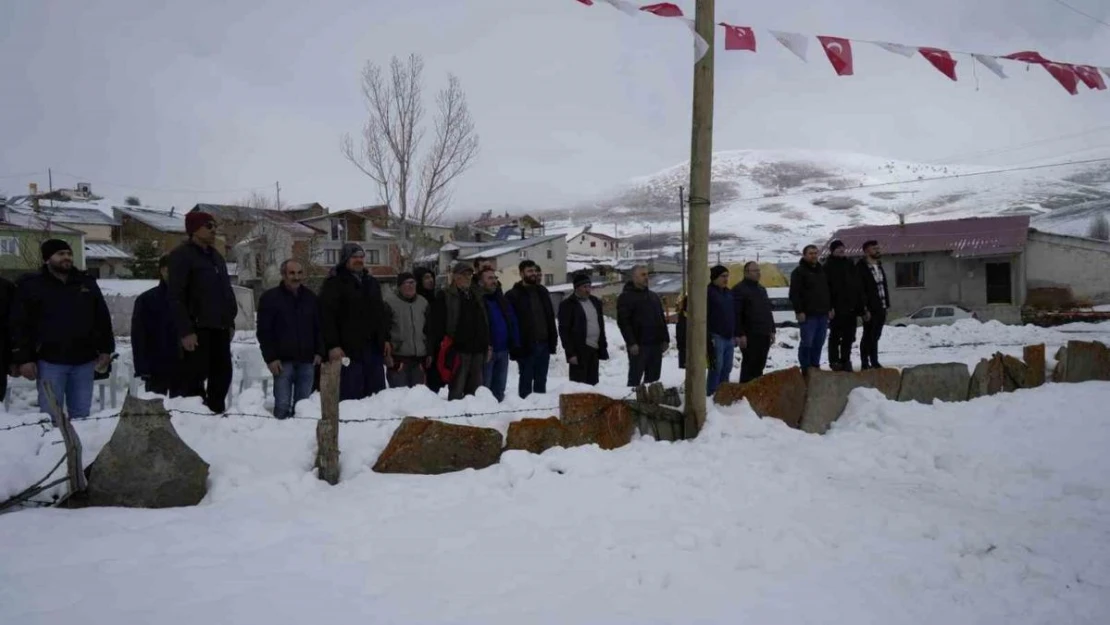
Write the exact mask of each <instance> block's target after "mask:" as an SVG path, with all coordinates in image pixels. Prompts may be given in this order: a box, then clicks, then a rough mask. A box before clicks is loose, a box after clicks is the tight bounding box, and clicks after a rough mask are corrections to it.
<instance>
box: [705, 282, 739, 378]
mask: <svg viewBox="0 0 1110 625" xmlns="http://www.w3.org/2000/svg"><path fill="white" fill-rule="evenodd" d="M728 278H729V275H728V268H727V267H725V266H723V265H717V266H716V267H713V268H712V269H710V270H709V279H710V282H709V288H708V289H707V293H706V299H707V301H708V306H707V307H706V308H707V313H708V315H707V318H706V328H707V330H708V331H709V341H710V344H711V345H712V346H713V352H712V353H713V358H712V362H711V367H710V369H709V374H708V375H707V376H706V378H705V393H706V395H713V394H714V393H716V392H717V387H718V386H720V385H721V382H728V376H729V375H730V374H731V373H732V358H733V354H734V353H735V349H736V344H737V342H738V341H739V339H738V338H737V336H736V312H735V311H736V308H735V306H734V305H733V301H732V292H731V291H729V290H728Z"/></svg>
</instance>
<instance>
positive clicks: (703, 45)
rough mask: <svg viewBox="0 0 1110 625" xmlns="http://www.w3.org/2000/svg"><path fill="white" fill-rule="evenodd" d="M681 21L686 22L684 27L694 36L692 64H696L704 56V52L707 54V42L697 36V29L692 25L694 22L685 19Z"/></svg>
mask: <svg viewBox="0 0 1110 625" xmlns="http://www.w3.org/2000/svg"><path fill="white" fill-rule="evenodd" d="M681 19H682V21H684V22H686V25H687V26H689V27H690V33H691V34H692V35H694V62H695V63H697V62H698V61H700V60H701V57H703V56H705V53H706V52H709V42H707V41H706V40H705V38H704V37H702V36H701V35H700V34H698V27H697V26H696V25H695V24H694V20H692V19H690V18H687V17H683V18H681Z"/></svg>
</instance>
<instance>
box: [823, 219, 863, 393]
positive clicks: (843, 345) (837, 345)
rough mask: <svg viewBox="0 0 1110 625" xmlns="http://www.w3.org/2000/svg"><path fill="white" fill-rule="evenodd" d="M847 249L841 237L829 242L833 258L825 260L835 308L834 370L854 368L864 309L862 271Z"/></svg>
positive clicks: (831, 331)
mask: <svg viewBox="0 0 1110 625" xmlns="http://www.w3.org/2000/svg"><path fill="white" fill-rule="evenodd" d="M844 252H845V249H844V243H843V242H842V241H840V240H839V239H838V240H836V241H833V242H832V243H829V257H828V258H827V259H826V260H825V275H826V276H827V277H828V279H829V297H830V301H831V303H832V310H833V316H832V318H831V319H830V320H829V368H830V369H832V370H833V371H851V370H852V345H853V344H855V342H856V317H857V316H858V315H859V314H860V311H862V310H863V291H862V289H861V288H860V278H859V271H858V270H857V269H856V266H855V265H854V264H852V261H851V259H849V258H848V257H847V256H845V254H844Z"/></svg>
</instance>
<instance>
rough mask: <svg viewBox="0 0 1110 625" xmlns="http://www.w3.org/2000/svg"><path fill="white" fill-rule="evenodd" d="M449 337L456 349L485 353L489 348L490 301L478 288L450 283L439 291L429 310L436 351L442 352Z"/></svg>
mask: <svg viewBox="0 0 1110 625" xmlns="http://www.w3.org/2000/svg"><path fill="white" fill-rule="evenodd" d="M448 336H449V337H451V341H452V345H453V349H454V350H455V351H456V352H458V353H460V354H484V353H486V350H488V349H489V347H490V338H489V318H488V317H487V315H486V302H485V300H484V299H482V296H481V294H479V292H478V288H477V287H473V286H471V287H468V288H465V289H462V290H460V289H458V288H456V287H454V286H448V287H447V288H445V289H443V290H442V291H439V292H438V293H436V300H435V302H433V303H432V307H431V309H429V311H428V338H429V339H430V340H431V341H432V348H431V349H432V350H433V353H437V354H438V353H439V346H440V343H442V341H443V338H444V337H448Z"/></svg>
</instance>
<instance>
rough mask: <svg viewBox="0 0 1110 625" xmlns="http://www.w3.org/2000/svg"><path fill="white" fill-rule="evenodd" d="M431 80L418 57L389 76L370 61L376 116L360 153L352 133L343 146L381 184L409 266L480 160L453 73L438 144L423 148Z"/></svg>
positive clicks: (365, 86)
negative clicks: (427, 230) (454, 189)
mask: <svg viewBox="0 0 1110 625" xmlns="http://www.w3.org/2000/svg"><path fill="white" fill-rule="evenodd" d="M423 73H424V59H423V58H422V57H421V56H420V55H417V54H413V55H410V56H409V57H408V59H406V60H404V61H402V60H401V59H399V58H397V57H393V58H392V60H391V61H390V63H389V72H388V75H386V73H385V72H383V70H382V68H381V67H379V66H378V65H376V64H374V63H372V62H368V63H367V64H366V67H365V68H364V69H363V71H362V95H363V98H364V99H365V103H366V111H367V115H368V118H367V120H366V124H365V125H364V126H363V128H362V140H361V142H360V145H358V146H357V147H356V145H355V140H354V139H353V138H352V137H351V135H350V134H347V135H345V136H344V137H343V141H342V145H341V149H342V152H343V156H345V157H346V158H347V160H349V161H350V162H351V163H352V164H353V165H354V166H355V167H357V168H358V169H359V171H361V172H362V173H364V174H366V176H367V177H369V178H370V179H371V180H373V181H374V182H375V184H377V186H378V192H379V197H380V198H381V201H382V202H383V203H384V204H386V205H388V206H389V215H390V220H391V221H392V222H393V225H394V228H395V229H396V230H398V231H399V232H400V239H401V245H400V247H401V255H402V261H403V262H404V263H405V264H406V265H408V264H410V263H411V259H412V257H413V255H414V253H415V251H416V248H417V243H418V239H420V238H423V235H424V227H425V226H426V225H427V224H429V223H435V222H436V220H438V219H439V218H440V217H442V216H443V213H444V212H445V211H446V210H447V207H448V205H449V204H450V201H451V186H452V183H454V182H455V180H456V179H457V178H458V177H459V176H460V175H462V174H463V173H464V172H465V171H466V170H468V169H469V168H470V167H471V165H473V164H474V160H475V158H477V156H478V135H477V133H476V132H475V130H474V120H473V119H472V118H471V117H470V109H469V108H468V106H467V103H466V94H465V93H464V92H463V88H462V83H461V82H460V81H459V79H458V77H456V76H455V75H453V74H449V75H448V77H447V86H446V87H444V88H443V89H441V90H440V91H439V93H438V94H437V95H436V99H435V105H436V110H435V116H434V119H433V122H432V128H431V131H432V140H431V145H430V146H428V147H427V149H422V143H423V139H424V135H425V132H426V130H427V129H426V127H425V125H424V113H425V111H424V104H423V88H424V86H423V79H422V77H423ZM413 226H415V230H416V232H415V236H413V234H412V232H411V231H412V229H413V228H412V227H413Z"/></svg>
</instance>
